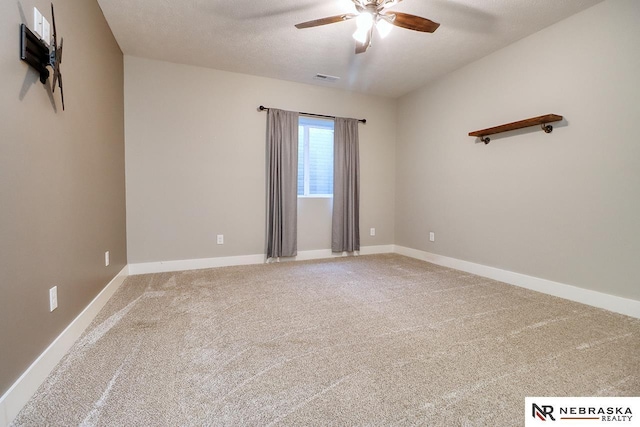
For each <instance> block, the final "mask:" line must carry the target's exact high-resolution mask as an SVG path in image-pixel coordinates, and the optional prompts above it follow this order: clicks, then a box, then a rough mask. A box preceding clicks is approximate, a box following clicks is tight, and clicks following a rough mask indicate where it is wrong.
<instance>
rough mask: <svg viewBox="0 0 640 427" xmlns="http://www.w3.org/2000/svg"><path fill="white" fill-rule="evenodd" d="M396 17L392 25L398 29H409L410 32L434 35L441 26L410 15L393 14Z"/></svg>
mask: <svg viewBox="0 0 640 427" xmlns="http://www.w3.org/2000/svg"><path fill="white" fill-rule="evenodd" d="M393 14H394V15H396V19H394V20H393V21H392V22H391V23H392V24H393V25H395V26H396V27H402V28H407V29H409V30H414V31H421V32H423V33H433V32H434V31H435V30H437V29H438V27H439V26H440V24H438V23H437V22H433V21H431V20H429V19H426V18H421V17H419V16H415V15H410V14H408V13H401V12H393Z"/></svg>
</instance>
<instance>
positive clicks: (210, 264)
mask: <svg viewBox="0 0 640 427" xmlns="http://www.w3.org/2000/svg"><path fill="white" fill-rule="evenodd" d="M264 261H265V259H264V254H256V255H241V256H229V257H218V258H200V259H185V260H179V261H158V262H143V263H137V264H129V274H130V275H132V276H136V275H138V274H149V273H167V272H171V271H187V270H200V269H203V268H214V267H229V266H232V265H250V264H263V263H264Z"/></svg>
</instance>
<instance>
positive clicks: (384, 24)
mask: <svg viewBox="0 0 640 427" xmlns="http://www.w3.org/2000/svg"><path fill="white" fill-rule="evenodd" d="M351 1H352V2H353V4H354V5H355V6H356V11H357V13H344V14H342V15H336V16H329V17H327V18H321V19H314V20H313V21H307V22H302V23H300V24H296V28H298V29H302V28H311V27H317V26H320V25H327V24H333V23H336V22H342V21H348V20H350V19H354V18H355V20H356V24H357V30H356V32H355V33H353V38H354V39H355V40H356V54H358V53H364V52H366V51H367V49H368V48H369V46H371V39H372V38H373V29H374V28H376V29H377V30H378V33H379V34H380V36H381V37H382V38H384V37H386V36H387V35H388V34H389V32H390V31H391V29H392V28H393V26H394V25H395V26H396V27H402V28H407V29H409V30H414V31H421V32H423V33H433V32H434V31H435V30H437V29H438V27H439V26H440V24H438V23H437V22H433V21H431V20H429V19H426V18H421V17H420V16H416V15H410V14H408V13H401V12H393V13H389V12H388V11H387V9H389V8H391V7H393V6H395V5H396V4H398V3H400V2H401V1H402V0H351Z"/></svg>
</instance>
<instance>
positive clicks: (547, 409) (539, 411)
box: [531, 403, 556, 421]
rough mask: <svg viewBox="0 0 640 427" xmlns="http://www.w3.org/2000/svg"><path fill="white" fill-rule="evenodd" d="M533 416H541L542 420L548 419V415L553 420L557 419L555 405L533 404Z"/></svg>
mask: <svg viewBox="0 0 640 427" xmlns="http://www.w3.org/2000/svg"><path fill="white" fill-rule="evenodd" d="M531 412H532V413H531V416H532V417H533V418H536V417H537V418H540V419H541V420H542V421H547V417H549V419H550V420H551V421H555V420H556V419H555V418H553V406H550V405H542V406H538V405H536V404H535V403H534V404H533V407H532V408H531Z"/></svg>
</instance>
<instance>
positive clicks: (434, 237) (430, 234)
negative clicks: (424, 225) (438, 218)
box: [429, 231, 436, 242]
mask: <svg viewBox="0 0 640 427" xmlns="http://www.w3.org/2000/svg"><path fill="white" fill-rule="evenodd" d="M429 241H430V242H435V241H436V233H434V232H433V231H430V232H429Z"/></svg>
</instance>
